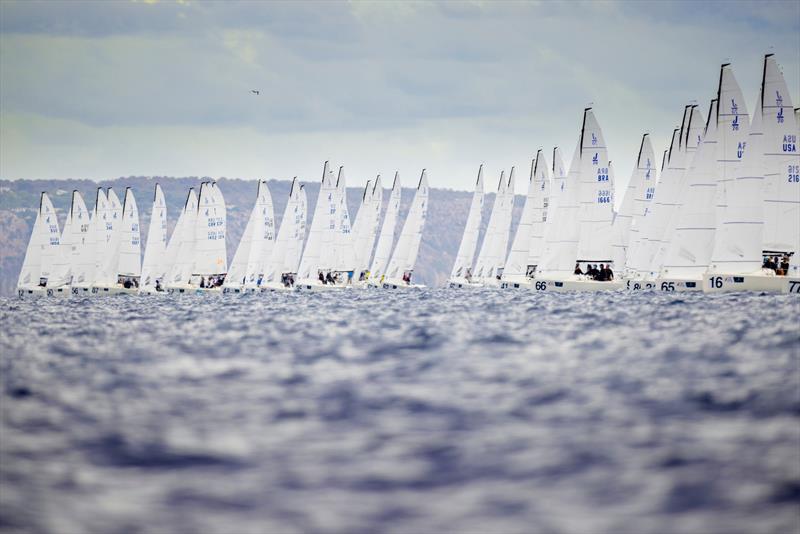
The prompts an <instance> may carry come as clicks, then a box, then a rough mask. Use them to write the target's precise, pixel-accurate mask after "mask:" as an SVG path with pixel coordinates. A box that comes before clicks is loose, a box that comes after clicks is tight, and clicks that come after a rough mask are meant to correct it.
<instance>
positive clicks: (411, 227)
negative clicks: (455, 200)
mask: <svg viewBox="0 0 800 534" xmlns="http://www.w3.org/2000/svg"><path fill="white" fill-rule="evenodd" d="M427 213H428V175H427V174H426V172H425V169H422V175H421V176H420V178H419V185H418V186H417V192H416V193H415V194H414V200H412V201H411V207H410V208H409V210H408V215H407V216H406V220H405V223H403V229H402V231H401V232H400V238H399V239H398V240H397V245H396V246H395V248H394V252H393V253H392V257H391V259H390V260H389V264H388V266H387V268H386V276H385V279H384V281H383V283H382V284H381V287H383V288H384V289H399V288H408V287H415V288H420V287H424V286H422V285H420V284H412V283H411V277H412V275H413V273H414V266H415V264H416V262H417V254H418V253H419V245H420V243H421V241H422V228H423V227H424V226H425V219H426V217H427Z"/></svg>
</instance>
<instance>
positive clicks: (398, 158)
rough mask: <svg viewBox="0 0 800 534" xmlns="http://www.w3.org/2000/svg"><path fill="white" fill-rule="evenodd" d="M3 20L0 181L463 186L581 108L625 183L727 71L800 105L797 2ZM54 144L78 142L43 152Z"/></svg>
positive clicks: (567, 148)
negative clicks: (197, 177)
mask: <svg viewBox="0 0 800 534" xmlns="http://www.w3.org/2000/svg"><path fill="white" fill-rule="evenodd" d="M0 10H1V14H2V16H0V72H2V76H0V119H2V120H1V121H0V151H2V156H3V157H2V158H0V177H2V178H19V177H59V176H64V177H66V176H67V174H65V173H66V170H65V169H66V168H69V169H70V171H69V172H70V173H72V174H69V176H76V174H74V173H80V172H81V165H83V164H85V163H89V162H91V163H92V164H87V165H86V168H85V170H84V171H83V172H84V173H85V174H84V176H92V177H108V176H117V175H127V174H132V173H139V172H152V173H154V174H170V173H172V172H174V173H180V172H181V170H182V169H186V170H187V173H193V174H209V175H212V176H213V175H214V171H216V172H219V173H220V174H225V175H228V176H264V173H266V174H267V175H268V176H270V177H273V176H274V177H281V176H283V177H289V176H292V175H294V174H296V173H297V174H302V173H303V172H305V169H306V162H313V165H311V164H310V163H309V167H311V168H313V169H315V170H314V172H313V174H312V175H315V174H316V172H317V171H316V167H317V166H318V163H319V162H320V161H322V160H323V159H326V158H331V159H334V160H337V161H339V162H341V163H344V164H346V165H348V169H352V171H351V172H350V173H349V174H351V175H352V176H364V177H365V178H366V177H367V176H371V175H372V174H374V173H375V172H377V171H379V170H383V171H384V172H391V169H393V168H395V167H399V168H403V169H406V168H407V169H418V168H421V167H423V166H428V167H430V168H436V169H437V170H438V171H439V172H438V175H437V174H435V173H433V172H432V173H431V183H432V184H434V185H435V186H449V187H457V188H464V189H466V188H469V187H470V185H471V183H472V180H473V178H474V176H473V175H474V168H476V167H477V165H478V164H479V163H480V162H481V161H486V162H487V166H488V165H489V164H491V165H494V166H496V168H497V169H498V173H499V169H500V168H501V167H505V168H508V167H510V166H511V165H512V164H515V165H518V166H519V167H521V168H526V167H527V166H528V165H529V162H530V158H531V157H532V156H533V155H534V154H535V153H536V149H537V148H539V147H543V148H545V149H546V151H547V152H548V153H549V151H550V148H551V147H552V146H553V145H559V146H562V147H563V149H564V153H565V154H571V153H572V147H573V146H574V144H575V142H576V139H577V133H578V129H579V127H580V118H581V117H580V115H581V112H582V110H583V107H584V106H585V105H586V104H587V103H589V102H593V103H594V106H595V109H596V113H597V116H598V118H599V120H600V122H601V124H602V126H603V128H604V132H605V135H606V140H607V142H608V144H609V147H610V152H611V155H612V158H613V159H614V161H615V166H616V169H617V176H618V179H619V180H620V181H624V180H625V179H626V178H627V175H628V174H629V172H630V169H631V168H632V166H633V161H634V159H635V156H636V152H637V150H638V146H639V141H640V139H641V134H642V133H643V132H650V133H651V134H652V136H653V141H654V143H655V145H656V148H657V150H659V147H663V146H665V145H666V143H667V141H668V138H669V135H670V133H671V131H672V128H673V127H674V126H675V125H676V123H678V122H679V121H680V118H681V114H682V112H683V106H684V105H685V104H686V103H688V102H689V101H690V100H692V99H695V100H697V102H698V103H699V104H700V105H701V107H702V108H703V109H706V106H707V103H708V100H709V99H710V98H712V97H713V96H714V92H715V90H716V82H717V69H718V68H719V64H720V63H721V62H722V61H724V60H725V59H726V58H730V59H731V60H732V62H733V63H734V67H735V69H736V72H737V76H738V78H739V81H740V83H741V84H742V87H743V90H744V92H745V94H746V95H747V97H748V99H749V100H750V101H751V102H753V101H754V100H755V97H756V93H757V88H758V82H759V80H758V76H759V72H760V70H759V69H760V62H761V60H762V57H763V53H764V52H766V51H768V50H769V47H770V46H771V45H774V47H775V48H774V50H775V52H776V54H777V56H778V60H779V61H780V63H781V64H782V65H783V67H784V69H785V74H786V77H787V82H788V83H789V87H790V91H791V92H792V94H793V95H796V94H797V89H798V85H800V84H799V83H798V78H799V77H800V71H799V70H798V68H799V66H800V52H798V46H797V44H798V38H797V35H798V33H800V27H799V26H800V24H799V23H798V20H799V19H800V7H798V4H797V3H795V2H760V3H746V2H720V3H717V2H713V3H699V2H695V3H691V4H687V3H684V2H679V3H669V2H646V3H637V2H624V3H616V2H605V3H601V2H587V3H579V2H565V3H556V2H542V3H522V2H505V3H494V2H444V3H422V2H419V3H410V2H409V3H406V2H352V3H338V2H301V3H297V2H291V3H288V2H287V3H284V2H263V3H261V2H231V3H223V2H189V3H177V2H166V1H162V2H158V3H155V4H152V5H151V4H145V3H142V2H85V3H75V2H69V3H67V2H47V3H42V2H2V3H0ZM250 89H259V90H260V91H261V94H260V95H259V96H255V95H252V94H250V92H249V91H250ZM796 101H797V99H795V102H796ZM53 132H58V133H59V135H63V136H66V137H68V138H71V139H81V143H80V144H76V143H68V145H69V149H68V150H66V149H61V148H58V149H54V147H61V146H63V145H60V144H57V143H56V144H55V145H54V144H52V142H53ZM192 139H195V140H197V142H196V143H193V142H192V141H191V140H192ZM122 140H124V142H122ZM164 144H166V146H164ZM125 146H128V147H133V149H132V150H123V149H121V147H123V148H124V147H125ZM253 152H255V153H256V154H255V155H254V154H253ZM54 153H56V154H58V157H53V156H51V155H50V154H54ZM133 154H135V157H133ZM177 154H180V159H178V156H177ZM266 155H269V157H267V156H266ZM66 161H69V162H71V163H70V164H69V165H65V162H66ZM132 167H133V168H132ZM201 167H204V168H206V169H208V170H206V171H203V170H201ZM136 169H140V170H136ZM212 170H213V171H212ZM189 171H191V172H189ZM413 172H414V173H416V172H418V171H417V170H415V171H413ZM523 182H524V181H520V184H522V185H520V186H519V189H520V192H521V191H522V189H523V188H524V184H523Z"/></svg>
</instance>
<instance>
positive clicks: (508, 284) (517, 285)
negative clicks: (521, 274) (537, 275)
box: [500, 278, 536, 289]
mask: <svg viewBox="0 0 800 534" xmlns="http://www.w3.org/2000/svg"><path fill="white" fill-rule="evenodd" d="M535 286H536V282H535V281H534V280H533V279H530V278H528V279H525V280H503V281H502V282H501V283H500V287H501V288H503V289H535V288H536V287H535Z"/></svg>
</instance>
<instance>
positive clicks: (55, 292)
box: [47, 286, 72, 299]
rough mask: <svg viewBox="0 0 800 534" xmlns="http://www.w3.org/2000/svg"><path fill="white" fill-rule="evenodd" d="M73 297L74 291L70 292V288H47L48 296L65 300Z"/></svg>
mask: <svg viewBox="0 0 800 534" xmlns="http://www.w3.org/2000/svg"><path fill="white" fill-rule="evenodd" d="M70 295H72V291H71V290H70V287H69V286H59V287H48V288H47V296H48V297H52V298H57V299H65V298H69V296H70Z"/></svg>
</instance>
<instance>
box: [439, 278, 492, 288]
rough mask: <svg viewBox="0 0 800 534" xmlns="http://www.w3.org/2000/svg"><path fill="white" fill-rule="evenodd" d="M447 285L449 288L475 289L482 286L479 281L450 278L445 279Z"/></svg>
mask: <svg viewBox="0 0 800 534" xmlns="http://www.w3.org/2000/svg"><path fill="white" fill-rule="evenodd" d="M447 287H449V288H451V289H475V288H479V287H483V284H481V283H479V282H468V281H466V280H465V279H463V278H461V279H451V280H448V281H447Z"/></svg>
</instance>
